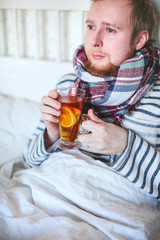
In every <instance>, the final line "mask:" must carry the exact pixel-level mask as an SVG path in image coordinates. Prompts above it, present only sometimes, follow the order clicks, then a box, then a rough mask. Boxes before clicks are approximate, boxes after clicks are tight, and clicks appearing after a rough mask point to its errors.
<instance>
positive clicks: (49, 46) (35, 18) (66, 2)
mask: <svg viewBox="0 0 160 240" xmlns="http://www.w3.org/2000/svg"><path fill="white" fill-rule="evenodd" d="M153 3H154V4H155V6H156V9H157V23H156V28H155V30H154V34H153V35H154V38H155V39H156V40H158V41H159V43H160V33H159V32H160V30H159V28H160V26H159V22H160V14H159V13H158V12H160V6H159V0H153ZM89 5H90V0H59V1H57V0H0V92H1V93H4V94H7V95H11V96H16V97H22V98H27V99H31V100H35V101H40V99H41V96H42V95H44V94H47V93H48V91H49V90H50V89H52V88H55V85H56V83H57V81H58V80H59V79H60V78H61V76H62V75H64V74H66V73H68V72H73V67H72V56H73V53H74V50H75V49H76V47H77V46H78V45H79V44H81V43H82V42H83V34H84V26H85V19H86V15H87V11H88V9H89Z"/></svg>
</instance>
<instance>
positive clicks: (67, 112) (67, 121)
mask: <svg viewBox="0 0 160 240" xmlns="http://www.w3.org/2000/svg"><path fill="white" fill-rule="evenodd" d="M76 122H77V120H76V116H75V115H74V113H73V112H72V110H71V108H69V107H68V106H62V108H61V115H60V117H59V123H60V125H61V126H62V127H68V128H69V127H72V126H73V125H75V124H76Z"/></svg>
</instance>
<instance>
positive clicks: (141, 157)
mask: <svg viewBox="0 0 160 240" xmlns="http://www.w3.org/2000/svg"><path fill="white" fill-rule="evenodd" d="M88 114H89V116H90V118H91V121H90V120H88V121H86V122H84V123H83V128H85V129H86V130H88V131H91V133H90V134H88V135H87V134H83V135H81V136H79V141H80V142H81V143H82V145H83V146H84V147H86V148H88V150H89V151H91V152H93V151H94V152H98V153H101V154H106V155H112V156H111V161H110V165H109V166H110V167H112V168H114V169H115V170H116V171H117V172H119V173H120V174H121V175H123V176H124V177H125V178H127V179H128V180H129V181H131V182H133V183H134V184H136V185H137V186H138V187H139V188H142V189H144V190H145V191H147V192H148V193H150V194H151V195H153V196H154V197H156V198H158V199H159V198H160V152H159V151H158V150H157V149H156V148H154V147H152V145H151V144H149V143H148V142H147V141H145V140H144V139H142V138H141V137H140V136H138V135H136V134H135V133H134V132H132V131H131V130H128V131H127V130H125V129H123V128H121V127H119V126H117V125H115V124H112V123H107V122H104V121H102V120H101V119H99V118H97V117H96V116H95V115H94V113H93V111H92V110H89V112H88Z"/></svg>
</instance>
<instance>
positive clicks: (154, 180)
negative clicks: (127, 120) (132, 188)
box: [110, 130, 160, 199]
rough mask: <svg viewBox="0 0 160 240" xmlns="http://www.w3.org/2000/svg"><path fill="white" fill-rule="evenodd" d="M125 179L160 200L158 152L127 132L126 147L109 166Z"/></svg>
mask: <svg viewBox="0 0 160 240" xmlns="http://www.w3.org/2000/svg"><path fill="white" fill-rule="evenodd" d="M110 166H111V167H113V168H114V169H115V170H116V171H117V172H119V173H120V174H122V175H123V176H124V177H125V178H127V179H128V180H130V181H131V182H133V183H134V184H136V185H137V186H138V187H139V188H142V189H144V190H145V191H146V192H148V193H149V194H151V195H153V196H154V197H155V198H157V199H160V152H159V151H158V150H157V149H156V148H154V147H152V146H151V145H150V144H149V143H148V142H146V141H145V140H143V139H142V138H141V137H139V136H138V135H136V134H135V133H134V132H132V131H130V130H129V131H128V140H127V145H126V148H125V150H124V151H123V153H122V154H121V155H119V156H116V158H115V161H114V163H113V164H111V165H110Z"/></svg>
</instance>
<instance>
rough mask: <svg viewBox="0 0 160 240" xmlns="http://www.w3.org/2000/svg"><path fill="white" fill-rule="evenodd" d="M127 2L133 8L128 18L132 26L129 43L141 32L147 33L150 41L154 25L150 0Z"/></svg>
mask: <svg viewBox="0 0 160 240" xmlns="http://www.w3.org/2000/svg"><path fill="white" fill-rule="evenodd" d="M91 1H92V2H97V1H105V0H91ZM112 1H115V0H112ZM117 1H118V0H117ZM119 1H122V0H119ZM127 1H128V3H129V4H130V5H131V6H132V7H133V9H132V12H131V16H130V23H131V26H132V36H131V43H132V42H133V41H134V39H135V37H136V36H137V35H138V34H139V33H140V32H141V31H143V30H146V31H148V33H149V39H150V37H151V35H152V30H153V28H154V24H155V11H154V8H153V5H152V4H151V2H150V0H127Z"/></svg>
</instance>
